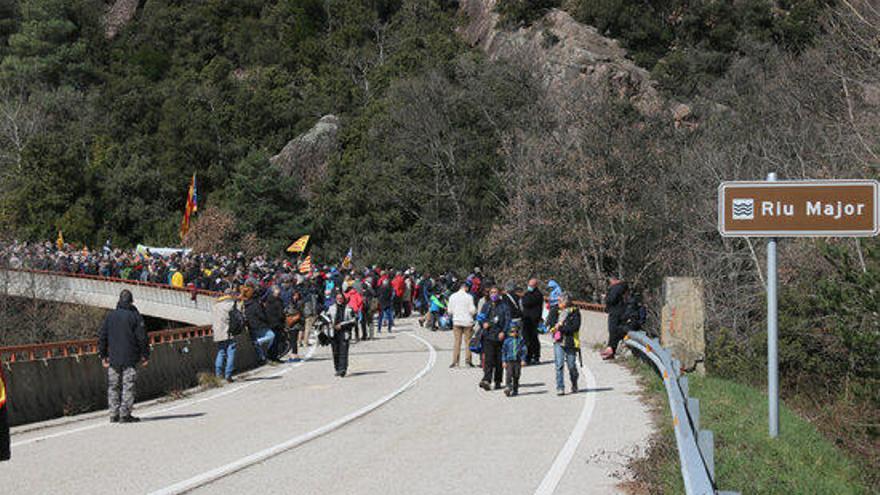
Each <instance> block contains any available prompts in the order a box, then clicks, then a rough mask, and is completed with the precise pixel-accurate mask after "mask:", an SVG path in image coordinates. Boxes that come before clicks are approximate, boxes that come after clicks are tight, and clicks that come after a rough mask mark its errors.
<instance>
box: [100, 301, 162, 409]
mask: <svg viewBox="0 0 880 495" xmlns="http://www.w3.org/2000/svg"><path fill="white" fill-rule="evenodd" d="M98 356H99V357H100V358H101V364H103V365H104V368H106V369H107V376H108V380H107V381H108V393H107V402H108V404H109V406H110V422H111V423H117V422H121V423H136V422H138V421H140V419H139V418H136V417H134V416H132V415H131V412H132V409H133V407H134V394H135V389H134V386H135V379H136V378H137V369H136V366H137V364H138V362H142V363H143V366H147V363H148V362H149V359H150V346H149V342H148V341H147V332H146V330H145V329H144V319H143V318H142V317H141V315H140V313H139V312H138V310H137V308H136V307H135V306H134V298H133V297H132V295H131V292H129V291H128V290H123V291H122V292H120V293H119V302H118V303H117V304H116V309H115V310H113V311H111V312H110V313H108V314H107V317H106V318H104V323H103V324H102V325H101V330H100V333H99V335H98Z"/></svg>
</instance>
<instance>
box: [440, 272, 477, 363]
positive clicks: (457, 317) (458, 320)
mask: <svg viewBox="0 0 880 495" xmlns="http://www.w3.org/2000/svg"><path fill="white" fill-rule="evenodd" d="M447 311H448V312H449V314H450V315H451V316H452V333H453V336H454V337H455V347H453V350H452V364H450V365H449V367H450V368H456V367H458V360H459V358H460V357H461V341H462V337H464V346H465V350H466V352H467V354H466V360H467V365H468V366H470V367H471V368H473V367H474V364H473V362H471V347H470V342H471V336H472V335H473V332H474V315H476V314H477V307H476V306H475V305H474V298H473V297H472V296H471V295H470V293H468V286H467V284H464V283H463V284H461V287H460V288H459V289H458V292H456V293H455V294H453V295H452V296H451V297H450V298H449V305H448V306H447Z"/></svg>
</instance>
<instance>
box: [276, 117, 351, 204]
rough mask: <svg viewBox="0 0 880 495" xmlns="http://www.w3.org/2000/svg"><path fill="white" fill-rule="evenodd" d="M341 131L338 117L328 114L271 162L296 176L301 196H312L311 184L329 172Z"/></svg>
mask: <svg viewBox="0 0 880 495" xmlns="http://www.w3.org/2000/svg"><path fill="white" fill-rule="evenodd" d="M338 133H339V119H338V118H337V117H336V116H335V115H325V116H323V117H321V119H320V120H318V122H317V123H316V124H315V125H314V126H313V127H312V128H311V129H309V131H308V132H306V133H305V134H301V135H299V136H297V137H295V138H293V139H292V140H290V142H288V143H287V144H286V145H285V146H284V148H283V149H282V150H281V152H280V153H278V154H277V155H275V156H273V157H272V158H270V159H269V161H270V162H271V163H272V164H273V165H275V166H276V167H279V168H280V169H281V171H282V172H284V173H285V174H287V175H289V176H292V177H296V178H297V179H298V180H299V183H300V190H299V194H300V196H301V197H302V198H304V199H309V197H310V192H311V189H312V186H313V185H314V184H315V183H318V182H321V181H322V180H323V179H324V177H325V176H326V175H327V164H328V163H329V161H330V159H331V158H332V156H333V154H334V153H336V151H337V150H338V143H337V139H336V136H337V134H338Z"/></svg>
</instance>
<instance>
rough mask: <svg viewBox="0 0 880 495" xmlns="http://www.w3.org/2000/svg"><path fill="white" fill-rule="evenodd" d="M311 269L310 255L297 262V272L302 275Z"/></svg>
mask: <svg viewBox="0 0 880 495" xmlns="http://www.w3.org/2000/svg"><path fill="white" fill-rule="evenodd" d="M311 271H312V255H311V254H310V255H308V256H306V259H304V260H303V262H302V263H300V264H299V272H300V273H302V274H303V275H308V274H309V273H311Z"/></svg>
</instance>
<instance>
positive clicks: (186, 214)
mask: <svg viewBox="0 0 880 495" xmlns="http://www.w3.org/2000/svg"><path fill="white" fill-rule="evenodd" d="M198 210H199V191H198V189H197V188H196V174H193V176H192V182H190V183H189V191H188V192H187V194H186V209H185V210H184V211H183V222H181V224H180V238H181V239H183V238H184V237H186V233H187V232H189V219H190V217H191V216H192V215H193V214H194V213H195V212H197V211H198Z"/></svg>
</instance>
